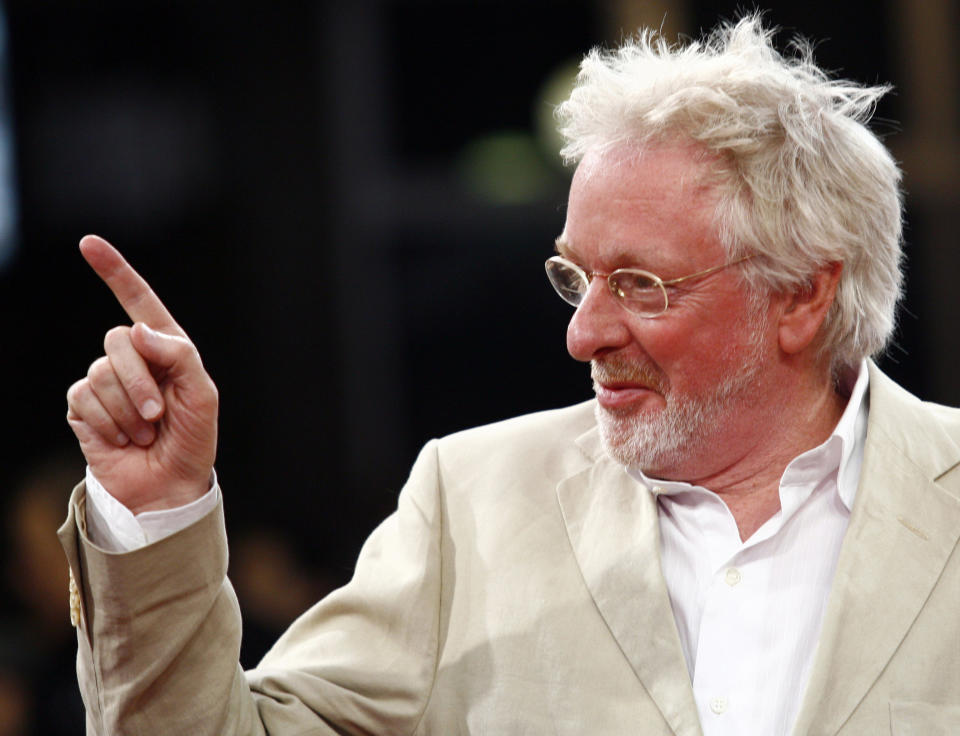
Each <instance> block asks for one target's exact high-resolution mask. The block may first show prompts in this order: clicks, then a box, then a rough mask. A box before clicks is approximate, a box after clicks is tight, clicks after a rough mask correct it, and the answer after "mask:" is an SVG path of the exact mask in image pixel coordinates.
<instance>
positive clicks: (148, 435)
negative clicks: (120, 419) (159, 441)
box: [137, 427, 153, 445]
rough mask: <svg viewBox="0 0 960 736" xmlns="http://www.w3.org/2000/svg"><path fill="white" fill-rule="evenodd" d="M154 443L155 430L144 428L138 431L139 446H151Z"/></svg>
mask: <svg viewBox="0 0 960 736" xmlns="http://www.w3.org/2000/svg"><path fill="white" fill-rule="evenodd" d="M152 441H153V430H151V429H148V428H146V427H144V428H143V429H141V430H138V431H137V444H138V445H149V444H150V443H151V442H152Z"/></svg>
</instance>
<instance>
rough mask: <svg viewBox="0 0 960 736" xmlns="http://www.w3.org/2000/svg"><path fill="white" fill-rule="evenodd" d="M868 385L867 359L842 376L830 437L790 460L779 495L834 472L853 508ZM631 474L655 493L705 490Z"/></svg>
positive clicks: (843, 498)
mask: <svg viewBox="0 0 960 736" xmlns="http://www.w3.org/2000/svg"><path fill="white" fill-rule="evenodd" d="M869 384H870V377H869V371H868V370H867V362H866V360H863V361H861V362H860V365H859V366H858V367H857V368H855V369H853V370H851V371H848V373H847V374H846V375H844V376H841V379H840V383H839V390H840V391H841V393H849V396H850V398H849V399H848V400H847V406H846V408H844V410H843V414H842V415H841V416H840V421H839V422H837V426H836V427H834V430H833V432H832V433H831V435H830V437H828V438H827V440H826V441H825V442H823V443H822V444H821V445H818V446H817V447H814V448H813V449H811V450H807V451H806V452H803V453H801V454H800V455H797V457H795V458H794V459H793V460H791V461H790V463H789V465H787V467H786V469H785V470H784V472H783V475H782V476H781V478H780V489H781V496H782V491H783V488H784V486H785V485H788V484H800V483H803V484H810V483H816V481H818V480H821V479H823V478H826V477H827V476H830V475H832V474H833V473H836V488H837V493H838V495H839V496H840V500H841V501H842V502H843V505H844V506H846V508H847V510H848V511H849V510H851V509H852V508H853V500H854V497H855V496H856V495H857V484H858V483H859V480H860V468H861V467H862V465H863V448H864V444H865V442H866V437H867V414H868V413H869V397H868V389H869ZM628 471H629V473H630V475H632V476H633V477H634V478H635V479H637V480H638V481H640V482H641V483H642V484H643V485H644V486H646V487H647V488H649V489H650V490H651V491H652V492H653V493H654V494H655V495H674V494H677V493H682V492H684V491H691V490H706V489H700V488H699V487H698V486H693V485H691V484H690V483H685V482H683V481H667V480H659V479H656V478H651V477H649V476H647V475H645V474H644V473H643V471H641V470H639V469H637V468H629V469H628Z"/></svg>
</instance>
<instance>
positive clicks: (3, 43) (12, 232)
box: [0, 7, 17, 269]
mask: <svg viewBox="0 0 960 736" xmlns="http://www.w3.org/2000/svg"><path fill="white" fill-rule="evenodd" d="M9 48H10V46H9V43H8V42H7V18H6V15H5V14H4V13H3V8H2V7H0V269H2V268H3V267H4V266H5V265H6V264H7V263H8V262H9V261H10V259H11V258H12V257H13V253H14V251H15V249H16V242H17V195H16V188H15V186H14V162H13V123H12V120H11V117H12V116H11V111H10V76H9Z"/></svg>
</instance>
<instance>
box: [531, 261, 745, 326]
mask: <svg viewBox="0 0 960 736" xmlns="http://www.w3.org/2000/svg"><path fill="white" fill-rule="evenodd" d="M750 258H753V256H752V255H749V256H744V257H743V258H740V259H739V260H736V261H731V262H730V263H721V264H720V265H719V266H714V267H713V268H708V269H706V270H705V271H697V273H691V274H688V275H687V276H681V277H679V278H676V279H669V280H668V281H664V280H663V279H661V278H660V277H659V276H657V275H656V274H654V273H650V272H649V271H644V270H643V269H641V268H618V269H617V270H616V271H613V272H611V273H603V272H602V271H589V272H588V271H584V270H583V269H582V268H580V266H578V265H577V264H576V263H574V262H573V261H570V260H568V259H566V258H564V257H563V256H553V257H552V258H548V259H547V262H546V264H545V266H546V269H547V278H549V279H550V283H551V284H552V285H553V288H554V289H556V291H557V293H558V294H559V295H560V298H561V299H563V301H565V302H566V303H567V304H570V305H572V306H574V307H579V306H580V303H581V302H582V301H583V297H584V296H585V295H586V293H587V289H588V288H589V287H590V281H591V280H592V279H593V277H594V276H602V277H605V278H606V279H607V285H608V286H609V287H610V293H611V294H613V295H614V297H616V299H617V301H618V302H620V304H621V305H622V306H623V308H624V309H626V310H627V311H629V312H632V313H633V314H636V315H639V316H640V317H656V316H658V315H661V314H663V313H664V312H666V311H667V308H668V307H669V306H670V299H669V297H668V295H667V287H668V286H673V285H675V284H679V283H681V282H683V281H687V280H689V279H695V278H699V277H700V276H707V275H708V274H711V273H716V272H717V271H721V270H723V269H725V268H730V266H735V265H737V264H738V263H743V262H744V261H746V260H749V259H750Z"/></svg>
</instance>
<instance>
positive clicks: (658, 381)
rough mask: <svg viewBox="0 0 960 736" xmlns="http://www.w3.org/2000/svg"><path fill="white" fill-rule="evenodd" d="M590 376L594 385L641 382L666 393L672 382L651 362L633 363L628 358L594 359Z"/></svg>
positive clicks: (661, 392)
mask: <svg viewBox="0 0 960 736" xmlns="http://www.w3.org/2000/svg"><path fill="white" fill-rule="evenodd" d="M590 377H591V378H592V379H593V383H594V386H597V385H601V384H603V385H609V384H611V383H639V384H641V385H643V386H646V387H647V388H650V389H653V390H654V391H656V392H657V393H660V394H663V393H665V392H666V391H667V390H668V389H669V387H670V382H669V380H668V379H667V377H666V376H665V375H663V373H662V372H660V371H659V370H657V369H656V368H655V367H654V366H653V365H651V364H650V363H633V362H629V361H626V360H617V359H609V360H603V361H600V360H593V361H591V362H590Z"/></svg>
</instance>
